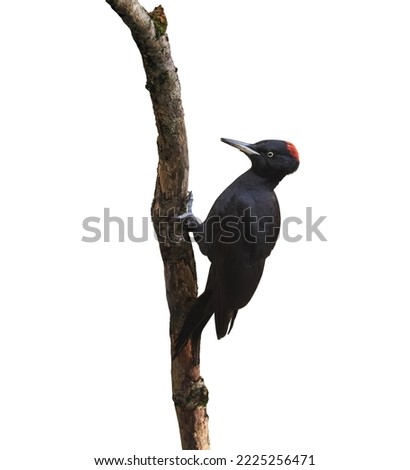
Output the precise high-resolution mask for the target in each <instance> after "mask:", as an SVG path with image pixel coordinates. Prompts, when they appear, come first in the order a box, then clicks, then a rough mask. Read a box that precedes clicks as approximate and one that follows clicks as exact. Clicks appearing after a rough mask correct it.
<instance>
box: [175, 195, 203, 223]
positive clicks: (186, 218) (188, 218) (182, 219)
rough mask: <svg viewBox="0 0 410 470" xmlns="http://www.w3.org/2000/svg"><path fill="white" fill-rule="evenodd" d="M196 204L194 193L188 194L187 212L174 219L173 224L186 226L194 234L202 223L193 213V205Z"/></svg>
mask: <svg viewBox="0 0 410 470" xmlns="http://www.w3.org/2000/svg"><path fill="white" fill-rule="evenodd" d="M193 202H194V196H193V194H192V191H189V193H188V200H187V205H186V212H184V213H183V214H181V215H178V216H176V217H173V219H172V221H173V222H179V223H182V224H184V226H185V227H186V228H187V230H188V231H190V232H193V231H195V229H197V228H198V227H199V226H200V224H201V223H200V221H199V220H198V219H197V218H196V217H195V216H194V214H193V212H192V205H193Z"/></svg>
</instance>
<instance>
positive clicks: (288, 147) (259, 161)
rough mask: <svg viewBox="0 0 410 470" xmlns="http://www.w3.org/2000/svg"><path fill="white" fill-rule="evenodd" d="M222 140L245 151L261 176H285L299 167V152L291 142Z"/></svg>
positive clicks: (254, 168)
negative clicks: (249, 142) (250, 142)
mask: <svg viewBox="0 0 410 470" xmlns="http://www.w3.org/2000/svg"><path fill="white" fill-rule="evenodd" d="M221 140H222V142H225V144H229V145H232V146H233V147H235V148H237V149H239V150H240V151H241V152H243V153H245V154H246V155H247V156H248V157H249V159H250V160H251V162H252V168H253V170H254V171H255V172H256V173H258V174H259V175H260V176H267V177H269V176H271V175H272V176H274V175H275V176H281V175H283V176H285V175H289V174H290V173H293V172H294V171H296V170H297V169H298V166H299V154H298V151H297V150H296V147H295V146H294V145H293V144H291V143H290V142H286V141H284V140H261V141H260V142H256V144H247V143H245V142H240V141H238V140H232V139H224V138H222V139H221Z"/></svg>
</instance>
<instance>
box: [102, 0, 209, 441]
mask: <svg viewBox="0 0 410 470" xmlns="http://www.w3.org/2000/svg"><path fill="white" fill-rule="evenodd" d="M106 1H107V3H108V4H109V5H111V7H112V8H113V9H114V11H116V12H117V13H118V15H119V16H120V17H121V18H122V20H123V21H124V23H125V24H126V25H127V26H128V27H129V28H130V30H131V33H132V36H133V38H134V40H135V42H136V44H137V46H138V48H139V50H140V52H141V56H142V60H143V64H144V69H145V73H146V76H147V84H146V88H147V89H148V91H149V92H150V95H151V100H152V105H153V109H154V114H155V121H156V126H157V129H158V139H157V145H158V156H159V163H158V176H157V182H156V187H155V193H154V200H153V203H152V208H151V214H152V220H153V224H154V227H155V231H156V233H157V236H158V240H159V242H160V243H159V245H160V251H161V255H162V260H163V263H164V273H165V286H166V295H167V301H168V306H169V311H170V337H171V348H172V347H173V345H174V341H175V339H176V336H177V333H178V331H179V330H180V328H181V326H182V323H183V320H184V318H185V315H186V313H187V310H188V308H189V306H190V305H191V304H192V302H193V301H194V299H195V298H196V296H197V284H196V270H195V260H194V254H193V250H192V246H191V243H190V242H189V241H182V240H181V237H178V236H177V235H176V234H175V233H174V227H173V224H170V223H169V222H170V218H171V217H173V216H175V215H176V214H179V213H182V212H184V211H185V204H186V197H187V190H188V170H189V161H188V146H187V138H186V131H185V122H184V111H183V108H182V101H181V89H180V83H179V79H178V75H177V69H176V68H175V65H174V63H173V60H172V57H171V51H170V46H169V41H168V36H167V34H166V27H167V20H166V17H165V14H164V10H163V8H162V7H161V6H159V7H157V8H155V9H154V11H153V12H152V13H147V11H146V10H145V9H144V8H143V7H142V6H141V5H140V4H139V3H138V2H137V1H136V0H106ZM172 391H173V400H174V403H175V408H176V413H177V417H178V424H179V429H180V435H181V443H182V448H183V449H193V450H195V449H209V437H208V415H207V413H206V404H207V401H208V390H207V388H206V387H205V384H204V382H203V379H202V377H201V376H200V372H199V365H194V361H193V358H192V350H191V343H190V342H188V344H187V346H186V347H185V349H184V350H183V351H182V353H181V354H180V355H179V356H178V357H177V358H176V359H175V360H174V361H172Z"/></svg>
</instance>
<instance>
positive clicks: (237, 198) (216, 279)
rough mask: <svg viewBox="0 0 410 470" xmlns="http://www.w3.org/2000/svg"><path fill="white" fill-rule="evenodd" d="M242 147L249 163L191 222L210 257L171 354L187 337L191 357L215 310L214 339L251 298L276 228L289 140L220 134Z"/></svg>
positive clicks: (294, 163)
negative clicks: (199, 290) (251, 139)
mask: <svg viewBox="0 0 410 470" xmlns="http://www.w3.org/2000/svg"><path fill="white" fill-rule="evenodd" d="M221 140H222V141H223V142H225V143H227V144H229V145H232V146H234V147H236V148H238V149H239V150H241V151H242V152H244V153H245V154H246V155H247V156H248V157H249V159H250V160H251V163H252V166H251V168H250V169H249V170H248V171H246V172H245V173H244V174H242V175H241V176H239V178H237V179H236V180H235V181H234V182H233V183H232V184H230V185H229V186H228V187H227V188H226V189H225V191H223V193H222V194H221V195H220V196H219V197H218V198H217V200H216V201H215V203H214V205H213V206H212V208H211V210H210V212H209V214H208V216H207V218H206V219H205V221H204V222H203V223H202V224H201V223H196V222H194V223H193V220H196V219H192V218H190V224H189V230H191V231H192V232H193V233H194V237H195V240H196V241H197V242H198V245H199V247H200V250H201V252H202V253H203V254H204V255H206V256H208V258H209V260H210V261H211V267H210V270H209V275H208V280H207V284H206V287H205V290H204V292H203V293H202V294H201V295H200V296H199V297H198V299H197V300H196V301H195V303H194V305H193V306H192V307H191V309H190V311H189V312H188V315H187V317H186V320H185V323H184V325H183V327H182V329H181V331H180V333H179V336H178V338H177V341H176V344H175V348H174V357H176V356H177V355H178V354H179V353H180V352H181V350H182V348H183V347H184V346H185V344H186V342H187V341H188V340H189V338H192V343H193V355H194V360H196V362H199V351H198V349H199V348H198V344H199V339H200V336H201V333H202V330H203V328H204V327H205V325H206V324H207V322H208V321H209V319H210V318H211V316H212V315H213V314H214V313H215V326H216V334H217V337H218V339H220V338H223V337H224V336H225V335H226V334H227V333H229V332H230V331H231V329H232V326H233V324H234V321H235V318H236V315H237V313H238V310H239V309H241V308H243V307H244V306H245V305H246V304H247V303H248V302H249V301H250V299H251V298H252V296H253V294H254V293H255V290H256V288H257V287H258V284H259V281H260V279H261V276H262V273H263V268H264V266H265V259H266V258H267V257H268V256H269V255H270V253H271V251H272V249H273V247H274V246H275V243H276V240H277V238H278V235H279V229H280V210H279V204H278V200H277V198H276V195H275V192H274V188H275V187H276V186H277V185H278V183H279V182H280V181H281V180H282V179H283V178H284V177H285V176H286V175H288V174H290V173H293V172H294V171H296V170H297V168H298V166H299V155H298V152H297V150H296V148H295V147H294V145H293V144H291V143H289V142H285V141H282V140H263V141H261V142H257V143H256V144H246V143H244V142H239V141H236V140H231V139H221Z"/></svg>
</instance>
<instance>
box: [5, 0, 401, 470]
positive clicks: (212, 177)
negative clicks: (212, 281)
mask: <svg viewBox="0 0 410 470" xmlns="http://www.w3.org/2000/svg"><path fill="white" fill-rule="evenodd" d="M144 5H145V6H146V8H147V9H148V10H152V9H153V7H154V6H155V5H156V2H153V1H148V0H147V1H145V3H144ZM163 5H164V7H165V9H166V13H167V16H168V21H169V28H168V33H169V37H170V41H171V47H172V51H173V57H174V61H175V63H176V66H177V67H178V69H179V76H180V80H181V83H182V92H183V103H184V108H185V112H186V122H187V130H188V137H189V144H190V162H191V173H190V188H191V189H192V190H193V191H194V196H195V203H194V204H195V205H194V210H195V213H196V214H197V215H198V216H199V217H201V218H204V217H205V216H206V214H207V211H208V210H209V208H210V206H211V204H212V203H213V201H214V200H215V198H216V197H217V196H218V194H219V193H220V192H221V191H222V190H223V189H224V188H225V187H226V186H227V185H228V184H229V183H230V182H231V181H232V180H233V179H234V178H236V177H237V176H238V175H239V174H240V173H241V172H243V171H244V170H245V169H247V168H248V166H249V163H248V161H247V159H246V157H245V156H244V155H243V154H241V153H239V152H238V151H236V150H235V149H233V148H231V147H228V146H226V145H224V144H222V143H221V142H220V141H219V138H220V137H229V138H234V139H239V140H244V141H248V142H256V141H258V140H261V139H266V138H278V139H285V140H289V141H291V142H293V143H294V144H295V145H296V146H297V148H298V150H299V153H300V158H301V165H300V168H299V170H298V172H297V173H296V174H294V175H292V176H289V177H287V178H286V179H285V180H284V181H283V182H282V183H281V184H280V186H279V188H278V190H277V194H278V197H279V200H280V203H281V209H282V215H283V217H288V216H297V217H300V218H302V219H304V214H305V208H306V207H312V208H313V216H314V218H316V217H318V216H320V215H326V216H327V219H326V221H325V222H324V223H323V224H322V225H321V229H322V231H323V233H324V235H325V236H326V238H327V239H328V241H327V242H326V243H325V242H320V241H319V240H318V239H316V238H314V240H313V241H312V242H307V241H306V240H305V239H304V240H303V241H300V242H299V243H289V242H286V241H285V240H283V239H281V240H280V241H279V242H278V244H277V246H276V248H275V250H274V252H273V253H272V255H271V257H270V258H269V259H268V262H267V266H266V270H265V273H264V276H263V279H262V282H261V284H260V286H259V288H258V291H257V293H256V294H255V296H254V298H253V299H252V301H251V303H250V304H249V305H248V306H247V307H246V308H245V309H243V310H242V311H241V312H240V313H239V316H238V319H237V321H236V324H235V328H234V330H233V332H232V333H231V335H230V336H229V337H227V338H225V339H224V340H222V341H217V340H216V337H215V333H214V327H213V324H212V323H210V324H209V326H208V327H207V328H206V330H205V333H204V339H203V347H202V351H203V354H202V368H201V371H202V374H203V376H204V378H205V381H206V384H207V386H208V387H209V390H210V401H209V406H208V412H209V415H210V423H209V424H210V433H211V444H212V449H213V451H214V452H213V453H212V454H209V455H223V456H227V457H234V456H235V455H236V454H239V453H242V454H244V453H266V454H272V453H273V454H275V453H276V454H278V453H280V454H289V453H290V454H293V453H305V454H306V453H307V454H314V455H315V458H316V462H317V465H316V467H315V468H318V469H326V470H338V469H343V470H344V469H347V468H349V469H355V470H356V469H360V470H363V469H369V470H370V469H371V470H378V469H392V468H395V469H405V468H408V466H409V463H408V452H407V451H408V445H409V444H408V443H409V417H410V416H409V396H410V390H409V382H408V376H409V366H408V362H409V357H410V354H409V344H408V343H409V340H408V338H409V330H408V326H409V325H408V323H409V322H408V314H409V305H408V298H407V297H408V295H407V293H406V289H407V288H408V276H409V273H408V263H409V257H408V243H407V238H408V233H409V223H408V218H409V216H408V200H409V196H408V190H407V188H408V176H407V170H408V168H409V165H408V161H409V157H410V155H409V150H408V131H409V105H410V100H409V82H410V77H409V75H410V74H409V69H408V55H409V54H408V44H409V40H410V38H409V36H410V34H409V28H408V16H407V12H406V9H405V2H400V1H389V2H387V1H377V2H366V1H355V2H353V1H344V2H329V1H319V0H318V1H315V0H313V1H306V0H295V1H276V0H270V1H269V0H259V1H255V2H252V3H251V2H242V1H231V0H229V1H228V0H225V1H222V2H221V1H216V0H210V1H207V2H192V1H187V0H179V1H174V2H172V1H169V0H164V1H163ZM0 36H1V37H0V39H1V46H0V47H1V67H2V72H1V82H2V83H1V91H0V93H1V110H0V113H1V134H2V137H1V142H0V146H1V149H0V150H1V173H0V179H1V181H0V191H1V268H0V269H1V331H0V348H1V356H0V360H1V381H2V385H1V389H0V390H1V391H0V393H1V396H2V398H1V402H0V407H1V410H0V411H1V416H0V427H1V437H0V448H1V450H0V466H1V468H4V469H26V468H27V469H74V468H75V469H91V468H95V466H94V464H93V457H98V456H107V457H115V456H123V457H128V456H132V455H133V454H136V455H140V456H145V455H152V454H155V455H157V456H167V455H168V456H174V455H176V454H178V453H179V454H180V455H181V451H179V436H178V428H177V423H176V418H175V415H174V409H173V403H172V400H171V388H170V376H169V370H170V360H169V344H168V311H167V305H166V301H165V292H164V284H163V273H162V264H161V260H160V256H159V250H158V246H157V243H156V241H155V240H154V239H153V237H152V230H151V227H150V232H149V241H148V242H145V243H131V242H130V241H126V242H124V243H119V242H118V241H116V240H117V238H116V234H115V228H114V231H113V234H112V236H113V239H114V241H113V242H111V243H104V242H103V241H100V242H98V243H84V242H82V241H81V237H82V236H83V235H84V234H85V233H84V231H83V229H82V221H83V219H84V218H85V217H87V216H98V217H102V215H103V209H104V207H109V208H110V209H111V214H112V215H117V216H120V217H123V218H126V217H134V220H135V223H136V224H137V225H136V230H135V232H136V234H138V231H140V228H141V226H140V222H139V221H140V219H141V217H144V216H145V217H146V216H149V209H150V204H151V199H152V193H153V188H154V183H155V173H156V161H157V156H156V144H155V139H156V129H155V125H154V119H153V114H152V110H151V103H150V100H149V95H148V92H147V91H146V90H145V88H144V85H145V77H144V72H143V69H142V64H141V59H140V56H139V52H138V49H137V48H136V46H135V44H134V43H133V41H132V39H131V36H130V33H129V30H128V29H127V27H126V26H125V25H124V24H123V23H122V21H121V20H120V19H119V17H118V16H117V15H116V14H115V13H114V12H113V11H112V10H111V8H110V7H109V6H108V5H107V4H106V3H105V2H104V1H102V0H100V1H90V0H86V1H84V0H83V1H81V2H80V1H70V2H56V1H43V2H32V1H31V2H27V1H26V2H24V1H20V2H14V3H12V2H8V3H7V4H5V5H3V7H2V12H1V18H0ZM303 227H304V226H300V227H296V226H293V227H292V234H293V235H294V234H296V233H297V232H298V230H299V231H300V233H301V234H303V235H304V228H303ZM196 255H197V256H196V258H197V264H198V275H199V282H200V288H202V287H203V285H204V282H205V280H206V274H207V270H208V267H209V262H208V260H207V259H206V258H204V257H202V256H201V255H200V254H199V253H198V251H196Z"/></svg>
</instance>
